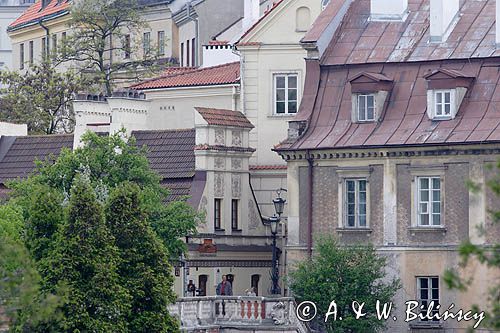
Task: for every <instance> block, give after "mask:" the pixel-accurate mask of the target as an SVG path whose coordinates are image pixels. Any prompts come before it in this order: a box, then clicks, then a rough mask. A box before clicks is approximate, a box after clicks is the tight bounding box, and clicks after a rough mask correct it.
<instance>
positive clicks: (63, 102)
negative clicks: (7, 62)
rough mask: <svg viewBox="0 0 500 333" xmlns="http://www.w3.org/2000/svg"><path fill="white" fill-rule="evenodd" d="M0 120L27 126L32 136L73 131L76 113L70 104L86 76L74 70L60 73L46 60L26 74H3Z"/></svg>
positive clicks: (1, 77) (84, 84)
mask: <svg viewBox="0 0 500 333" xmlns="http://www.w3.org/2000/svg"><path fill="white" fill-rule="evenodd" d="M0 82H1V83H2V84H3V85H4V87H3V88H1V89H0V93H1V95H2V97H1V107H0V120H2V121H8V122H13V123H26V124H28V131H29V132H30V133H32V134H54V133H58V132H71V131H72V130H73V127H74V121H75V120H74V113H73V109H72V105H71V102H72V101H73V99H74V96H75V94H76V93H77V92H78V91H80V90H82V88H83V87H85V86H86V84H87V82H86V81H85V79H83V77H82V76H81V75H79V74H77V73H75V72H74V71H72V70H66V71H64V72H59V71H57V70H56V68H55V67H54V64H53V63H51V62H49V61H45V62H42V63H40V64H35V65H33V66H32V67H31V68H30V69H29V70H28V71H26V72H25V73H21V72H19V71H7V70H5V71H4V70H3V71H1V72H0Z"/></svg>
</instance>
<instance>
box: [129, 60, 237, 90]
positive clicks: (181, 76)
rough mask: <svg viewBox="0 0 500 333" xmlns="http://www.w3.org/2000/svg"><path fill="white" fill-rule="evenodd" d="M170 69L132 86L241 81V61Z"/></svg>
mask: <svg viewBox="0 0 500 333" xmlns="http://www.w3.org/2000/svg"><path fill="white" fill-rule="evenodd" d="M170 71H171V72H168V73H167V74H166V75H162V76H160V77H157V78H154V79H150V80H147V81H144V82H141V83H137V84H134V85H132V86H131V87H130V88H133V89H138V90H147V89H161V88H180V87H193V86H212V85H223V84H237V83H239V82H240V63H239V62H233V63H229V64H223V65H218V66H213V67H205V68H197V69H193V70H185V71H182V70H179V72H173V69H170Z"/></svg>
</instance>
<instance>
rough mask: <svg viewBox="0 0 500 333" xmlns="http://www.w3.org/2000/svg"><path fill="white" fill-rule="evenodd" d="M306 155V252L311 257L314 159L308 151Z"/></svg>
mask: <svg viewBox="0 0 500 333" xmlns="http://www.w3.org/2000/svg"><path fill="white" fill-rule="evenodd" d="M306 154H307V155H306V156H307V163H308V165H307V171H308V172H307V173H308V177H307V178H308V183H309V185H308V193H307V196H308V198H307V254H308V257H309V259H311V257H312V242H313V225H312V222H313V177H314V173H313V163H314V159H313V157H312V155H311V153H310V152H309V151H307V153H306Z"/></svg>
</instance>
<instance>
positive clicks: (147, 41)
mask: <svg viewBox="0 0 500 333" xmlns="http://www.w3.org/2000/svg"><path fill="white" fill-rule="evenodd" d="M142 52H143V53H144V56H147V55H149V53H150V52H151V32H150V31H147V32H145V33H143V35H142Z"/></svg>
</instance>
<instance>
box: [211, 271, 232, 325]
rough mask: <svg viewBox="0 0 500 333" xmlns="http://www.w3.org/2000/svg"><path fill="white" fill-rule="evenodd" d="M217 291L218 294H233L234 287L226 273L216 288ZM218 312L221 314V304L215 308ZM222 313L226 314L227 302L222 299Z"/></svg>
mask: <svg viewBox="0 0 500 333" xmlns="http://www.w3.org/2000/svg"><path fill="white" fill-rule="evenodd" d="M215 293H216V294H217V296H233V288H232V286H231V282H229V281H228V280H227V277H226V276H225V275H222V281H221V282H220V283H219V284H218V285H217V288H216V289H215ZM215 312H216V314H219V304H217V307H216V309H215ZM222 315H223V316H225V315H226V304H225V303H224V301H222Z"/></svg>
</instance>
